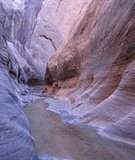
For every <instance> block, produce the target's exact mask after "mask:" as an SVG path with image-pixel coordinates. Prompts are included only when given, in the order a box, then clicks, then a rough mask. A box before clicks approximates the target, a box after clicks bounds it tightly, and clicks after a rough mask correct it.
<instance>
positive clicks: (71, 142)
mask: <svg viewBox="0 0 135 160" xmlns="http://www.w3.org/2000/svg"><path fill="white" fill-rule="evenodd" d="M54 107H55V110H54ZM65 107H68V104H67V102H66V101H65V102H64V100H59V99H53V98H47V97H44V98H43V97H42V98H41V97H40V98H37V100H34V101H33V102H30V103H27V104H26V105H25V107H24V109H23V110H24V112H25V114H26V116H27V118H28V120H29V124H30V132H31V134H32V136H33V137H34V139H35V148H36V150H37V153H38V155H39V157H41V159H42V160H127V159H128V160H129V159H130V160H134V159H135V153H134V151H135V148H134V147H133V146H130V145H125V144H123V143H118V142H114V141H111V140H108V139H105V138H103V137H101V136H100V135H99V134H98V133H97V132H96V131H94V130H93V129H89V128H86V127H81V125H80V127H79V126H78V125H74V123H75V121H74V119H75V117H69V123H68V119H67V118H66V121H65V122H64V121H63V120H64V119H63V120H62V119H61V116H60V114H58V113H60V111H61V112H62V108H63V112H64V108H65ZM65 113H66V112H65ZM72 122H73V125H72Z"/></svg>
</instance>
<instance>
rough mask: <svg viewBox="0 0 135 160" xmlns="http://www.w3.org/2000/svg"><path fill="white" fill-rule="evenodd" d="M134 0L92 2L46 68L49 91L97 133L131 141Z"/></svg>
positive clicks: (134, 101)
mask: <svg viewBox="0 0 135 160" xmlns="http://www.w3.org/2000/svg"><path fill="white" fill-rule="evenodd" d="M134 70H135V1H134V0H129V1H127V0H121V1H119V0H109V1H106V0H93V1H92V2H91V3H90V5H89V6H88V8H87V11H86V13H85V15H84V16H83V18H82V19H81V20H80V22H79V24H78V25H77V26H74V27H73V28H72V31H71V32H70V34H69V37H68V39H67V41H65V42H64V43H63V44H62V45H61V46H60V48H59V49H58V50H57V51H56V52H55V54H53V56H52V57H51V58H50V60H49V62H48V64H47V68H46V75H45V81H46V85H47V87H46V89H45V92H47V94H52V93H53V94H54V95H56V96H61V95H62V96H63V95H64V96H65V97H66V98H67V97H68V100H70V102H71V103H72V105H73V107H72V108H71V109H70V111H69V113H70V114H71V115H72V116H78V117H79V121H80V122H83V123H85V124H89V125H90V126H92V127H94V128H97V130H98V131H99V133H100V134H101V135H104V136H107V137H111V138H113V137H115V138H117V140H120V141H124V140H126V142H129V143H130V142H131V143H133V144H134V142H135V134H134V133H135V122H134V120H135V90H134V87H135V82H134V78H135V71H134Z"/></svg>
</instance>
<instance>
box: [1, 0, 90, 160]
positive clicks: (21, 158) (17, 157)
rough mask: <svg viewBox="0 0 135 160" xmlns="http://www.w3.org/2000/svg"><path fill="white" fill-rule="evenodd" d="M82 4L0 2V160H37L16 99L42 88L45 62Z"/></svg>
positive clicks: (26, 0) (39, 0)
mask: <svg viewBox="0 0 135 160" xmlns="http://www.w3.org/2000/svg"><path fill="white" fill-rule="evenodd" d="M67 3H68V4H69V6H68V7H67V5H66V4H67ZM88 3H89V2H88V0H84V1H77V0H74V1H72V0H71V1H61V0H53V1H43V0H0V160H37V159H38V157H37V154H36V151H35V149H34V145H33V138H32V136H31V135H30V133H29V124H28V120H27V118H26V116H25V115H24V113H23V111H22V103H21V99H20V98H19V96H18V95H19V94H26V93H27V92H28V90H27V88H28V86H27V85H41V84H43V82H44V81H43V80H44V74H45V65H46V62H47V61H48V59H49V57H50V56H51V55H52V54H53V52H55V51H56V50H57V48H58V47H59V45H60V44H61V43H62V41H63V40H64V39H65V38H66V37H67V36H68V33H69V28H70V27H71V26H72V25H73V22H74V20H75V19H76V17H77V15H78V14H80V16H81V11H82V12H84V11H85V7H86V6H87V5H88ZM71 15H72V16H71ZM60 23H61V27H59V26H60ZM58 28H59V29H58ZM17 93H19V94H17Z"/></svg>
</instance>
